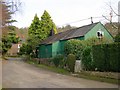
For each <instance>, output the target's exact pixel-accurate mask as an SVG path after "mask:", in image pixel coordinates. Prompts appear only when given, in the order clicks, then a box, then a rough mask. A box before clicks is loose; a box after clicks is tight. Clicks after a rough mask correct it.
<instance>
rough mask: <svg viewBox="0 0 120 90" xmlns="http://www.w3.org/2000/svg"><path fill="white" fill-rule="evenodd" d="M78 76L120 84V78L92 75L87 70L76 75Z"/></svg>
mask: <svg viewBox="0 0 120 90" xmlns="http://www.w3.org/2000/svg"><path fill="white" fill-rule="evenodd" d="M76 77H79V78H85V79H90V80H95V81H101V82H107V83H112V84H118V82H120V80H119V79H114V78H107V77H101V76H99V75H90V74H87V73H85V72H81V73H79V74H78V75H76Z"/></svg>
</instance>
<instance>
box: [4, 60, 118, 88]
mask: <svg viewBox="0 0 120 90" xmlns="http://www.w3.org/2000/svg"><path fill="white" fill-rule="evenodd" d="M2 76H3V77H2V79H3V82H2V85H3V88H117V87H118V86H117V85H113V84H108V83H103V82H98V81H92V80H86V79H82V78H76V77H71V76H66V75H61V74H57V73H54V72H51V71H47V70H43V69H40V68H37V67H35V66H33V65H30V64H27V63H24V62H23V61H21V60H12V59H11V60H8V61H4V62H3V68H2Z"/></svg>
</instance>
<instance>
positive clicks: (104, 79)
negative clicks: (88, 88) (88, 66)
mask: <svg viewBox="0 0 120 90" xmlns="http://www.w3.org/2000/svg"><path fill="white" fill-rule="evenodd" d="M27 63H29V64H34V65H35V66H37V67H39V68H42V69H46V70H50V71H53V72H56V73H59V74H64V75H70V76H74V77H79V78H84V79H89V80H95V81H101V82H107V83H112V84H118V82H120V80H118V79H113V78H107V77H101V76H99V75H90V74H88V73H85V72H80V73H75V74H71V73H70V72H69V71H67V70H65V69H61V68H56V67H54V66H47V65H43V64H37V63H36V62H34V61H27Z"/></svg>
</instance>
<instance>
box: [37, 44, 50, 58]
mask: <svg viewBox="0 0 120 90" xmlns="http://www.w3.org/2000/svg"><path fill="white" fill-rule="evenodd" d="M51 56H52V45H51V44H48V45H40V47H39V55H38V57H39V58H49V57H51Z"/></svg>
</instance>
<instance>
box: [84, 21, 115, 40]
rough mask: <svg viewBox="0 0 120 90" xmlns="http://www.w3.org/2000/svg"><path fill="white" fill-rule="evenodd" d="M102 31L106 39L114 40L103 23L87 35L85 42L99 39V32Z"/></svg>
mask: <svg viewBox="0 0 120 90" xmlns="http://www.w3.org/2000/svg"><path fill="white" fill-rule="evenodd" d="M100 29H101V31H103V32H104V37H105V38H107V39H111V40H113V37H112V35H111V34H110V33H109V32H108V31H107V30H106V29H105V27H104V26H103V25H102V24H101V23H98V24H97V25H96V26H94V27H93V28H92V29H91V30H90V31H89V32H87V33H86V34H85V40H86V39H88V38H93V37H95V38H97V31H99V30H100Z"/></svg>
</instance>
